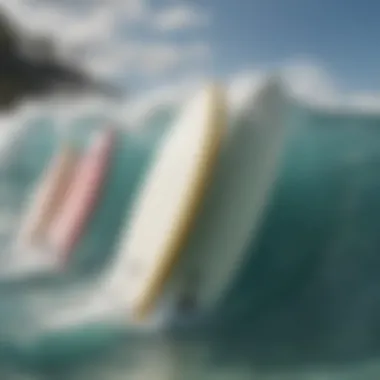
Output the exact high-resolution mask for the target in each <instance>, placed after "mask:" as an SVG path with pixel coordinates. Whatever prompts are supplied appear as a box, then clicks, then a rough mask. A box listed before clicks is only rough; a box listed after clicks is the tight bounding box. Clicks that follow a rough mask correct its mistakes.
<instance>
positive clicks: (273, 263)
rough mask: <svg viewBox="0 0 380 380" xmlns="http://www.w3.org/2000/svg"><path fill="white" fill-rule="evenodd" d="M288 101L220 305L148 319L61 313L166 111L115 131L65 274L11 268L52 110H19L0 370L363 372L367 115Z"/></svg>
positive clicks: (378, 209)
mask: <svg viewBox="0 0 380 380" xmlns="http://www.w3.org/2000/svg"><path fill="white" fill-rule="evenodd" d="M289 107H290V112H289V113H288V115H289V116H288V119H287V120H284V121H283V123H284V128H285V129H286V136H285V141H284V146H283V148H282V151H281V160H280V165H279V167H278V170H277V175H276V180H275V182H274V184H273V188H272V189H271V192H270V195H269V197H268V201H267V204H266V205H265V212H264V216H263V220H262V223H261V225H260V228H259V231H258V235H257V236H256V238H255V239H252V242H251V244H249V246H248V247H247V251H246V253H245V256H244V257H245V258H244V262H243V264H242V265H241V268H240V269H239V271H238V274H237V276H236V278H235V279H234V280H233V283H232V285H231V286H230V287H229V288H228V290H227V291H226V293H225V295H224V297H223V301H222V302H221V303H220V304H219V305H218V307H217V308H215V309H214V310H212V311H211V312H210V313H208V314H207V315H204V316H201V317H200V318H197V319H196V320H193V321H190V322H189V321H188V322H187V323H180V322H179V321H175V320H174V321H173V322H172V323H169V324H167V325H166V326H165V328H160V329H158V328H149V329H136V328H133V326H130V325H127V323H126V324H124V325H123V323H121V321H120V318H119V317H118V318H114V319H113V318H112V317H110V315H108V316H107V317H104V318H98V319H97V320H96V321H93V322H91V323H90V322H89V321H85V322H73V323H70V320H73V321H76V320H77V319H76V316H75V313H76V310H78V308H79V307H80V304H81V302H83V301H82V300H83V299H89V297H90V298H91V297H92V298H93V299H94V302H95V301H96V299H97V298H100V297H101V295H100V294H98V293H97V291H96V284H97V282H96V281H97V278H98V277H99V273H101V272H102V268H104V267H106V266H107V263H108V261H109V260H110V258H111V257H112V254H113V252H114V250H115V245H116V244H117V238H118V233H119V232H120V228H121V227H122V225H123V221H124V219H125V218H128V212H129V210H130V208H131V205H132V202H133V196H134V194H135V193H136V191H137V189H138V186H139V183H140V182H141V180H142V178H143V175H144V173H145V171H146V169H147V167H148V165H149V163H150V162H151V160H152V157H154V152H155V150H156V148H157V146H158V144H159V142H160V141H161V139H162V137H163V136H164V135H165V132H166V131H167V129H168V128H169V127H170V123H171V121H172V120H173V119H174V117H175V115H176V113H177V111H178V107H177V108H176V107H171V106H162V107H160V108H156V110H155V111H154V112H151V113H150V114H149V115H147V117H146V118H145V119H144V122H143V123H142V126H141V128H139V129H138V130H137V129H126V130H124V131H123V132H121V133H120V138H119V139H118V142H117V147H116V150H115V152H114V155H113V157H112V163H111V169H110V171H109V173H108V177H107V182H106V186H105V189H104V192H103V193H102V198H101V201H100V204H99V206H98V207H97V208H96V210H95V212H94V214H93V216H92V219H91V222H90V224H89V226H88V227H87V229H86V232H85V234H84V236H83V238H82V239H81V241H80V243H79V244H78V246H77V247H76V249H75V252H74V253H73V256H72V260H71V262H70V265H69V267H68V268H67V270H66V271H65V272H63V273H53V274H52V273H43V274H38V273H37V274H36V273H34V274H33V273H29V274H27V273H25V272H24V269H23V268H24V267H25V263H24V262H23V261H22V260H26V259H25V255H24V256H20V257H19V256H17V255H16V256H15V254H14V250H13V248H12V238H13V237H14V236H15V234H16V233H17V231H18V227H19V223H20V218H21V216H22V211H23V207H24V206H25V202H26V200H27V197H28V194H29V193H30V189H31V188H32V187H33V186H34V183H35V181H36V179H37V178H38V177H39V176H40V175H41V173H42V171H43V170H44V168H45V166H46V164H47V163H48V161H49V159H50V158H51V156H52V154H53V152H54V149H55V148H56V146H57V144H58V142H59V140H60V138H61V135H60V133H59V132H57V131H58V129H55V128H54V122H55V121H54V119H52V118H49V117H38V118H34V119H33V120H28V121H27V122H26V124H27V125H26V126H25V128H23V129H22V133H21V132H20V133H18V135H17V138H14V139H10V142H9V144H8V145H7V144H5V147H6V148H7V147H8V149H5V152H6V153H4V154H3V155H2V157H1V161H0V194H1V196H0V241H1V244H2V250H1V253H0V266H1V268H0V379H4V380H8V379H10V380H11V379H25V380H40V379H41V380H42V379H43V380H55V379H57V380H61V379H62V380H63V379H67V380H71V379H72V380H76V379H78V380H79V379H81V380H86V379H89V380H90V379H91V380H97V379H99V380H100V379H107V380H117V379H152V380H153V379H154V380H161V379H163V380H164V379H165V380H169V379H174V380H177V379H178V380H180V379H184V380H186V379H199V380H201V379H207V380H208V379H210V380H211V379H218V380H220V379H234V380H240V379H242V380H243V379H244V380H245V379H247V380H248V379H249V380H252V379H260V380H261V379H262V380H269V379H280V380H286V379H289V380H298V379H305V380H306V379H307V380H326V379H332V380H343V379H344V380H351V379H361V380H366V379H368V380H371V379H374V380H375V379H378V378H379V376H380V276H379V273H380V234H379V225H380V223H379V222H380V196H379V194H380V116H376V115H373V114H372V115H370V114H364V113H360V112H355V111H352V112H348V111H347V110H345V111H344V112H343V111H341V112H339V111H333V110H331V109H330V110H327V109H325V110H323V109H317V108H313V107H310V106H308V105H306V103H305V104H302V103H300V102H298V101H296V100H293V101H291V102H289ZM102 123H104V121H103V120H101V119H100V118H98V117H88V118H83V117H82V118H81V119H78V120H76V122H75V123H72V125H70V126H69V130H70V133H71V136H72V138H73V139H74V140H75V141H76V142H77V144H78V145H79V146H81V144H84V143H85V142H86V139H87V137H88V135H89V131H91V130H92V129H96V128H97V127H98V126H99V125H101V124H102ZM9 147H11V148H9ZM68 311H70V313H69V312H68ZM57 326H58V327H57Z"/></svg>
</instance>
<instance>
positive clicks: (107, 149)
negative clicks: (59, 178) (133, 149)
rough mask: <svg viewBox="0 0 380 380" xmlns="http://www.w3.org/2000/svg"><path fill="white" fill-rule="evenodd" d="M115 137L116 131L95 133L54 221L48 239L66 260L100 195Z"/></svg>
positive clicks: (61, 258)
mask: <svg viewBox="0 0 380 380" xmlns="http://www.w3.org/2000/svg"><path fill="white" fill-rule="evenodd" d="M114 141H115V133H114V132H113V131H102V132H100V133H99V134H96V135H95V136H94V139H93V140H92V142H91V144H90V146H89V148H88V151H87V152H86V154H85V156H84V157H83V158H82V160H81V162H80V163H79V165H78V167H77V170H76V171H75V174H74V179H73V182H72V184H71V186H70V188H69V190H68V193H67V196H66V198H65V200H64V202H63V205H62V207H61V210H60V214H59V216H58V217H57V218H56V219H55V220H54V223H53V224H52V227H51V229H50V234H49V243H50V244H51V246H52V248H53V249H55V250H57V251H58V253H59V255H60V261H61V262H63V263H65V262H66V261H67V259H68V256H69V254H70V253H71V252H72V250H73V249H74V246H75V244H76V243H77V242H78V240H79V238H80V236H81V234H82V232H83V230H84V228H85V225H86V223H87V221H88V218H89V217H90V215H91V212H92V211H93V209H94V207H95V205H96V202H97V200H98V198H99V195H100V191H101V188H102V184H103V182H104V179H105V176H106V172H107V169H108V165H109V162H110V156H111V152H112V148H113V145H114Z"/></svg>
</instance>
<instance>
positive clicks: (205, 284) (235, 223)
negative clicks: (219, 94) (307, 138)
mask: <svg viewBox="0 0 380 380" xmlns="http://www.w3.org/2000/svg"><path fill="white" fill-rule="evenodd" d="M244 108H245V109H243V111H242V113H241V115H242V116H243V119H244V120H245V121H244V122H241V123H238V124H237V125H235V126H233V127H231V128H230V129H229V134H228V136H227V137H226V140H225V143H224V146H223V150H222V153H221V158H220V160H219V161H218V167H217V168H216V175H215V178H214V180H213V182H212V185H211V188H210V191H209V192H208V193H207V198H206V200H205V202H204V206H203V207H202V212H201V214H200V215H199V218H198V219H197V225H196V228H195V230H194V231H193V232H192V234H191V237H190V239H189V244H188V246H187V248H186V251H185V252H184V255H185V256H184V257H185V260H184V261H183V262H182V263H181V269H180V270H179V273H178V276H177V277H178V279H179V280H178V283H177V284H173V292H174V297H173V296H171V299H174V300H176V299H177V302H180V299H181V297H194V298H195V299H194V300H193V302H195V303H196V307H197V309H198V308H199V309H202V308H207V307H210V306H212V305H215V303H216V302H218V300H219V299H220V297H222V296H223V294H224V290H226V288H227V287H228V285H229V284H230V283H231V281H232V279H233V276H234V274H235V273H236V270H237V269H238V268H239V265H240V264H241V263H242V258H243V255H244V253H245V252H246V248H247V246H248V244H249V243H250V242H251V240H252V239H253V238H254V236H255V233H256V231H257V229H258V227H259V226H260V221H261V217H262V214H263V209H264V207H265V204H266V200H267V199H268V198H267V197H268V196H269V195H270V189H271V185H272V183H273V181H274V179H275V177H276V168H277V165H278V163H279V153H280V151H281V146H282V145H281V144H282V142H283V139H284V129H285V128H284V123H285V116H284V115H285V112H286V98H285V95H284V94H283V91H282V85H281V82H279V81H278V80H277V79H276V78H271V79H270V80H268V82H266V84H264V86H263V88H262V90H261V91H259V92H258V93H256V94H255V95H254V97H253V98H251V99H250V100H249V101H248V102H247V103H246V106H245V107H244ZM236 122H237V120H235V123H236ZM188 275H189V276H188ZM192 279H194V281H196V284H194V281H192ZM189 286H190V287H191V289H190V288H189ZM176 307H177V306H175V308H176Z"/></svg>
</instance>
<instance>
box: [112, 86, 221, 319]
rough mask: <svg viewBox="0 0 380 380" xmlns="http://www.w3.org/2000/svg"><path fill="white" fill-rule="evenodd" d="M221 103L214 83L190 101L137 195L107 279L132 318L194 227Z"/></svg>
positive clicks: (155, 292)
mask: <svg viewBox="0 0 380 380" xmlns="http://www.w3.org/2000/svg"><path fill="white" fill-rule="evenodd" d="M225 108H226V106H225V100H224V92H223V90H222V88H220V87H219V86H216V85H210V86H208V87H206V88H205V89H203V91H201V92H200V93H199V94H197V95H196V96H195V97H194V98H193V99H192V100H191V101H189V104H187V105H186V106H185V107H184V109H183V110H182V113H181V114H180V116H179V118H178V119H177V121H176V122H175V123H174V124H173V126H172V128H171V129H170V130H169V131H168V132H167V135H166V137H165V138H164V139H163V141H162V145H161V146H160V147H159V149H158V151H157V153H156V155H155V158H154V159H153V163H152V166H151V167H150V169H149V170H148V172H147V175H146V178H145V181H144V182H143V184H142V187H141V189H140V192H139V194H138V195H137V198H136V201H135V203H134V206H133V209H132V214H131V217H130V219H129V222H128V223H127V226H126V227H125V232H123V233H122V236H121V239H120V246H119V247H120V248H119V251H118V253H117V255H116V261H115V263H114V266H113V267H112V268H111V272H110V274H111V275H110V276H109V279H108V284H109V288H108V289H109V290H110V291H111V294H112V292H114V293H115V294H116V295H117V296H119V295H120V293H121V297H122V298H123V302H125V304H126V305H128V307H127V308H128V309H129V311H130V312H131V315H132V318H133V319H134V320H136V321H143V320H145V318H146V317H149V316H150V315H151V312H152V310H153V309H154V306H155V304H156V302H157V300H158V299H159V297H160V294H162V290H163V288H164V286H165V284H166V282H167V280H168V279H169V278H170V274H171V272H172V269H173V267H174V266H175V262H176V259H177V258H178V256H179V255H180V252H181V250H182V249H183V247H184V245H185V243H186V240H187V237H188V235H189V232H190V231H191V229H192V227H193V222H194V219H195V217H196V215H197V213H198V212H199V208H200V206H201V202H202V199H203V198H204V195H205V192H206V188H207V183H208V182H209V180H210V177H211V175H212V173H213V169H214V166H215V162H216V159H217V157H218V154H219V151H220V147H221V142H222V137H223V135H224V131H225V118H226V115H225V113H226V112H225V111H226V110H225Z"/></svg>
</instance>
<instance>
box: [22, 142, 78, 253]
mask: <svg viewBox="0 0 380 380" xmlns="http://www.w3.org/2000/svg"><path fill="white" fill-rule="evenodd" d="M78 157H79V156H78V152H77V151H76V150H75V149H74V147H73V146H71V145H70V144H69V143H66V142H65V143H64V144H63V145H62V147H61V148H60V150H59V152H58V153H57V155H56V156H55V157H54V158H53V160H52V162H51V164H50V165H49V167H48V168H47V171H46V172H45V173H44V176H43V178H42V180H40V181H39V182H38V184H37V187H36V190H35V191H34V192H33V195H32V198H31V201H30V204H29V208H28V209H27V211H26V216H25V218H24V221H23V223H22V225H21V229H20V230H21V232H20V234H19V238H18V245H22V246H31V245H39V244H42V243H43V242H44V239H45V237H46V236H45V235H46V233H47V230H48V227H49V225H50V223H51V221H52V220H53V218H54V216H55V215H56V213H57V210H58V208H59V206H60V204H61V202H62V200H63V198H64V196H65V194H66V191H67V189H68V187H69V185H70V181H71V180H72V177H73V173H74V170H75V166H76V164H77V163H78Z"/></svg>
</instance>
